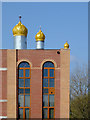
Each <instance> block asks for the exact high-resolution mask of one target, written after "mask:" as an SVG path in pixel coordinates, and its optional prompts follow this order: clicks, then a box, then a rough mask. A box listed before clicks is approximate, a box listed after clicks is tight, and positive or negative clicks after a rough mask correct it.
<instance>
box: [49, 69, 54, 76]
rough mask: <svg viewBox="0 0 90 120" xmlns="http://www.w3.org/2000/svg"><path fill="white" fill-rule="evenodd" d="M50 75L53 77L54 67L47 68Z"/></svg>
mask: <svg viewBox="0 0 90 120" xmlns="http://www.w3.org/2000/svg"><path fill="white" fill-rule="evenodd" d="M49 74H50V77H54V69H50V70H49Z"/></svg>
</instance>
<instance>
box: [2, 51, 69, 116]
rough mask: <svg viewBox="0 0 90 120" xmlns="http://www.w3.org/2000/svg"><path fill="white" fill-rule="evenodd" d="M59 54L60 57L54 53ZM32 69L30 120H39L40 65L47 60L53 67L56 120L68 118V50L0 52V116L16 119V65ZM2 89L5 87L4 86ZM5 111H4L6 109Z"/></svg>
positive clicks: (40, 104)
mask: <svg viewBox="0 0 90 120" xmlns="http://www.w3.org/2000/svg"><path fill="white" fill-rule="evenodd" d="M57 51H59V52H60V54H58V53H57ZM21 61H27V62H29V63H30V66H31V82H30V84H31V85H30V87H31V91H30V92H31V94H30V98H31V99H30V105H31V106H30V107H31V118H42V66H43V64H44V62H46V61H52V62H53V63H54V65H55V118H69V79H70V76H69V74H70V73H69V72H70V50H69V49H67V50H65V49H60V50H0V68H7V69H8V71H7V70H3V71H2V70H0V100H2V99H4V100H8V102H0V116H7V117H8V118H16V117H17V115H18V113H17V109H18V108H17V82H18V64H19V63H20V62H21ZM3 86H4V87H3ZM6 108H7V109H6Z"/></svg>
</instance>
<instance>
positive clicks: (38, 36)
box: [35, 26, 45, 41]
mask: <svg viewBox="0 0 90 120" xmlns="http://www.w3.org/2000/svg"><path fill="white" fill-rule="evenodd" d="M35 39H36V41H44V39H45V35H44V34H43V32H42V31H41V26H40V30H39V32H38V33H37V34H36V36H35Z"/></svg>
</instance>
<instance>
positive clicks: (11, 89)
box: [7, 50, 16, 118]
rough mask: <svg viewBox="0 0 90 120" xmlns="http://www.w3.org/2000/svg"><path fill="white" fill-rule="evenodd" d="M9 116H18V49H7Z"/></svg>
mask: <svg viewBox="0 0 90 120" xmlns="http://www.w3.org/2000/svg"><path fill="white" fill-rule="evenodd" d="M7 68H8V71H7V100H8V103H7V117H8V118H16V50H7Z"/></svg>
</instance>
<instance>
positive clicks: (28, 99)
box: [25, 95, 30, 107]
mask: <svg viewBox="0 0 90 120" xmlns="http://www.w3.org/2000/svg"><path fill="white" fill-rule="evenodd" d="M25 107H30V95H25Z"/></svg>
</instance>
